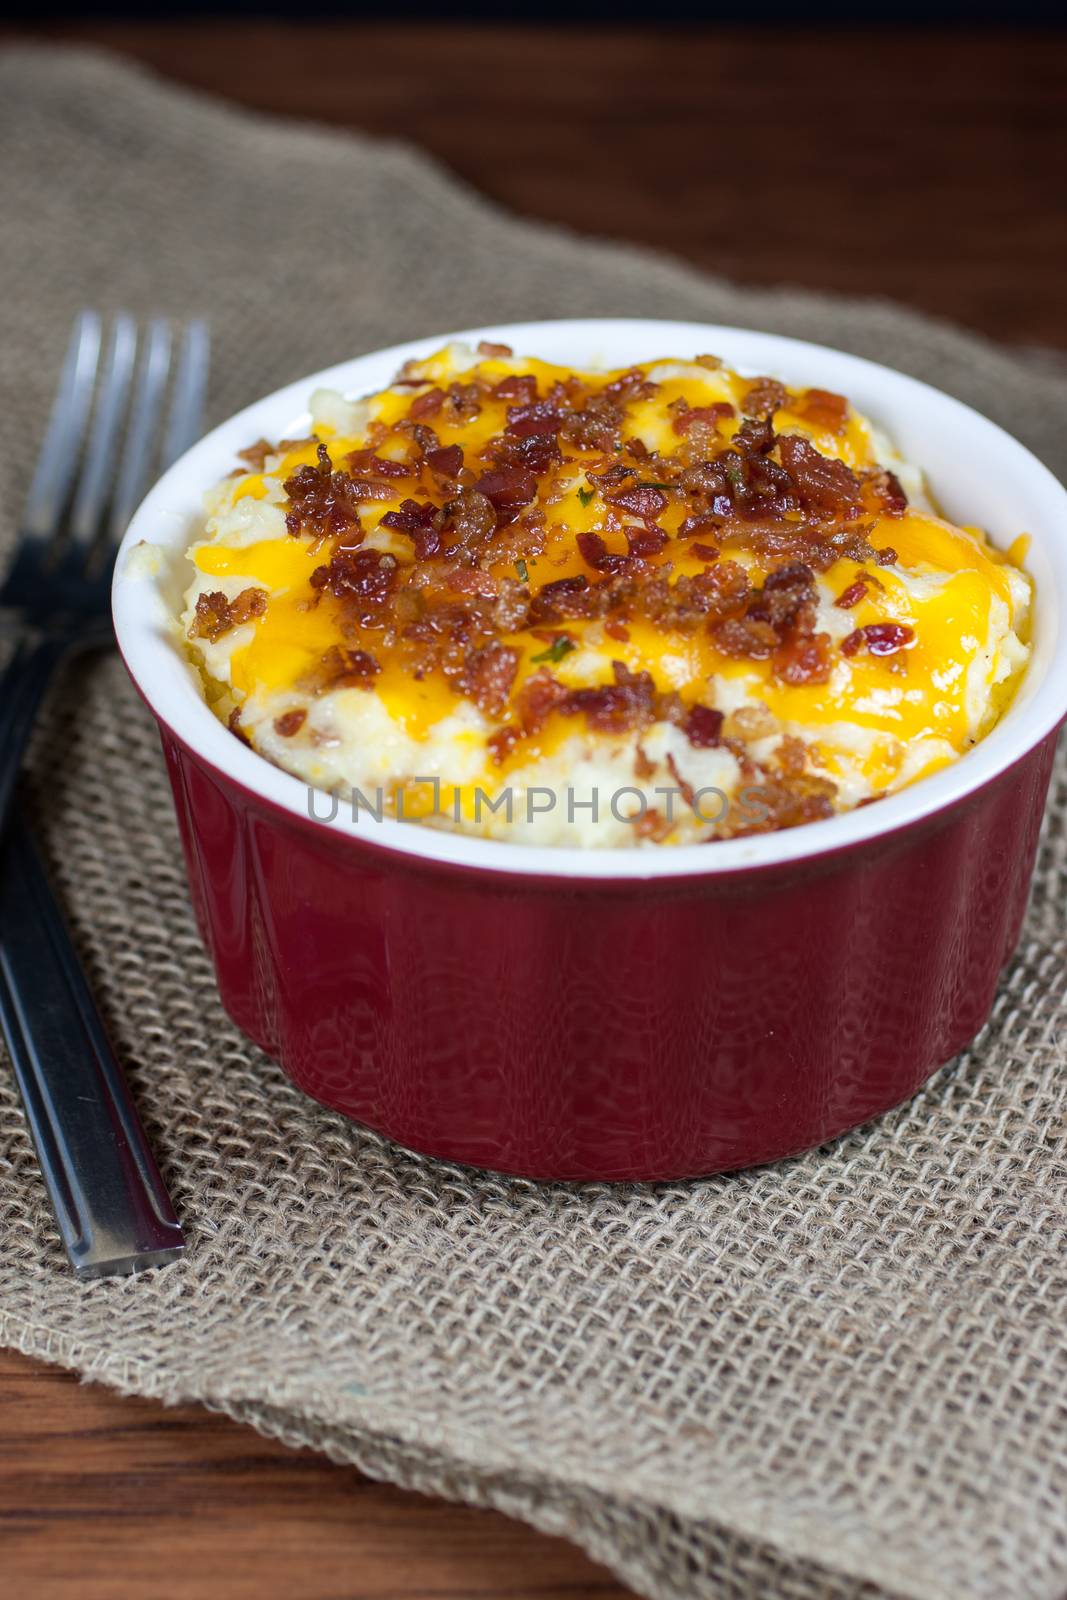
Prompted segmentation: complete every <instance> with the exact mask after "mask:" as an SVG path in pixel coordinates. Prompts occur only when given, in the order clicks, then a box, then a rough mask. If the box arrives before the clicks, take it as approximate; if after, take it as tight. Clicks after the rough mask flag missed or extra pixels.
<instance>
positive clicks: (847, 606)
mask: <svg viewBox="0 0 1067 1600" xmlns="http://www.w3.org/2000/svg"><path fill="white" fill-rule="evenodd" d="M866 593H867V580H866V578H857V579H856V580H855V582H854V583H850V584H849V586H848V588H847V589H843V590H842V591H841V593H840V594H839V595H838V597H837V599H836V600H835V601H834V605H835V606H840V607H841V609H842V611H851V610H852V607H853V606H858V605H859V603H860V601H861V600H862V599H863V597H864V595H865V594H866Z"/></svg>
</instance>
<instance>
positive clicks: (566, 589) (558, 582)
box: [530, 572, 589, 622]
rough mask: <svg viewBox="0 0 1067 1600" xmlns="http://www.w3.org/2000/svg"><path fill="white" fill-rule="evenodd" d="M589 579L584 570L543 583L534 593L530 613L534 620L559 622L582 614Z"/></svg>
mask: <svg viewBox="0 0 1067 1600" xmlns="http://www.w3.org/2000/svg"><path fill="white" fill-rule="evenodd" d="M588 590H589V579H588V578H587V577H586V576H585V573H584V572H576V573H575V574H574V576H573V577H570V578H555V579H553V581H552V582H551V583H546V584H543V585H542V587H541V588H540V589H538V591H537V593H536V594H535V595H534V597H533V600H532V602H531V606H530V615H531V617H532V619H533V620H534V621H535V622H561V621H562V620H563V619H564V618H565V617H579V616H582V615H584V605H583V602H584V599H585V596H586V593H587V592H588Z"/></svg>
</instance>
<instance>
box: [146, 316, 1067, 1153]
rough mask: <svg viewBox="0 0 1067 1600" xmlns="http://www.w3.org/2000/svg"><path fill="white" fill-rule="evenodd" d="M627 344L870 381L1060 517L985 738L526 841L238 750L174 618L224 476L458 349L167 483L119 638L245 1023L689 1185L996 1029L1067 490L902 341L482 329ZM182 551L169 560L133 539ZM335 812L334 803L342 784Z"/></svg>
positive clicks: (798, 1140) (524, 1147)
mask: <svg viewBox="0 0 1067 1600" xmlns="http://www.w3.org/2000/svg"><path fill="white" fill-rule="evenodd" d="M457 337H460V338H463V339H465V340H469V341H471V342H475V343H476V342H477V341H478V340H479V339H482V338H485V339H491V340H494V341H501V342H504V343H507V344H510V345H512V346H513V347H514V348H515V349H516V350H517V351H518V352H520V353H522V354H535V355H540V356H544V357H546V358H548V359H550V360H557V361H569V362H573V363H574V364H577V365H585V364H603V365H612V366H619V365H624V364H627V363H630V362H633V361H641V360H648V359H652V358H654V357H658V356H662V355H665V354H679V355H689V354H694V353H697V352H699V351H705V350H712V351H714V352H715V353H717V354H719V355H721V356H722V357H724V358H725V359H726V360H727V361H729V362H730V363H731V364H733V365H735V366H737V367H739V368H740V369H741V370H742V371H749V372H752V373H760V372H770V373H773V374H775V375H776V376H780V377H782V378H784V379H785V380H786V381H788V382H793V383H797V384H816V385H821V386H823V387H826V388H829V389H833V390H836V391H839V392H841V393H844V394H847V395H848V396H849V398H850V399H851V400H852V401H853V402H854V404H855V405H856V406H857V407H858V409H860V410H861V411H863V412H865V413H867V414H868V415H869V416H871V417H872V418H874V419H875V420H876V421H877V422H878V423H880V424H881V425H882V426H883V427H884V428H885V429H886V431H887V432H888V433H889V434H890V436H891V437H892V438H893V439H894V441H895V442H896V444H897V446H898V448H899V449H900V450H901V453H902V454H903V455H904V456H905V457H906V458H907V459H909V460H912V461H915V462H917V463H918V464H919V465H921V466H923V467H924V468H925V469H926V472H927V476H928V479H929V482H930V485H931V488H932V490H933V493H934V495H935V497H936V498H937V500H938V501H939V502H940V503H941V504H942V505H943V506H944V507H945V509H946V512H947V513H948V514H949V515H951V516H953V517H954V518H955V519H956V520H958V521H961V522H972V523H978V524H980V525H982V526H984V527H986V528H988V529H989V531H990V532H991V534H992V535H993V537H994V539H996V540H997V542H999V543H1001V544H1002V545H1006V544H1007V543H1009V542H1010V541H1011V540H1013V539H1014V538H1016V537H1017V536H1018V535H1019V534H1020V533H1027V534H1029V535H1030V536H1031V539H1032V544H1031V549H1030V553H1029V557H1028V561H1027V565H1028V568H1029V570H1030V572H1031V573H1032V575H1033V578H1034V580H1035V586H1036V594H1035V621H1034V638H1033V654H1032V659H1031V662H1030V665H1029V668H1028V670H1027V674H1026V677H1025V680H1024V682H1023V684H1022V686H1021V688H1020V690H1019V693H1018V695H1017V696H1016V699H1015V701H1014V702H1013V704H1012V706H1011V708H1010V709H1009V711H1008V713H1007V714H1006V715H1005V717H1004V718H1003V719H1002V721H1001V722H1000V723H999V724H998V726H997V727H996V728H995V729H994V730H993V732H992V733H991V734H990V735H989V736H988V737H987V738H986V739H985V740H983V741H982V743H981V744H979V745H978V746H977V747H976V749H975V750H974V751H972V752H971V753H970V754H969V755H967V756H966V757H965V758H964V759H962V760H961V761H959V762H957V763H956V764H955V765H953V766H952V767H950V768H948V769H946V770H944V771H942V772H940V773H938V774H936V775H935V776H933V777H931V778H927V779H924V780H923V781H921V782H920V783H918V784H916V785H914V786H913V787H912V788H910V789H907V790H904V791H903V792H901V793H900V794H897V795H894V796H892V797H890V798H889V799H886V800H884V801H882V802H881V803H880V804H879V805H877V806H870V807H864V808H861V809H860V810H858V811H855V812H852V813H850V814H848V815H845V816H841V817H837V818H834V819H832V820H831V821H828V822H819V823H814V824H812V825H810V826H808V827H803V828H798V829H793V830H790V831H788V832H784V833H777V834H770V835H766V836H762V837H758V838H753V839H741V840H730V841H726V842H723V843H720V844H715V845H710V846H694V847H684V848H678V849H665V850H656V849H643V850H604V851H578V850H571V849H560V850H553V849H546V848H532V847H524V846H522V845H517V844H501V843H499V842H495V841H489V840H482V839H474V838H468V837H464V836H461V835H454V834H448V833H444V832H439V831H436V830H432V829H429V828H425V827H420V826H418V825H417V824H409V823H397V822H390V821H383V822H381V823H378V822H375V821H374V819H373V818H372V817H370V816H368V815H367V813H366V812H363V813H361V814H360V816H359V819H358V822H355V823H354V822H353V820H352V815H351V811H350V809H348V808H346V807H344V806H342V807H340V808H339V810H338V814H337V815H336V816H334V817H333V818H332V819H330V820H317V819H314V818H312V817H311V816H310V815H309V805H308V791H307V789H306V787H305V786H304V785H303V784H302V783H301V782H299V781H298V780H297V779H296V778H294V777H291V776H290V775H288V774H287V773H284V772H281V771H279V770H278V769H276V768H274V767H272V766H271V765H270V764H269V763H268V762H266V761H264V760H262V759H261V758H260V757H259V756H257V755H255V754H254V753H253V752H252V751H251V750H249V749H247V748H246V747H245V746H244V745H243V744H242V743H240V742H239V741H238V740H236V739H234V738H233V737H232V736H231V735H230V734H229V733H227V731H226V730H225V729H224V728H223V727H222V725H221V724H220V723H219V722H218V721H217V719H216V718H215V717H214V716H213V715H212V713H211V712H210V711H209V709H208V708H207V706H206V705H205V704H204V701H203V699H202V697H201V695H200V691H199V686H198V684H197V682H196V679H195V675H194V674H193V672H192V671H191V669H190V668H189V667H188V665H187V664H186V662H185V660H184V658H183V655H182V652H181V649H180V640H179V637H178V633H177V630H176V627H175V625H174V620H173V619H174V617H175V615H176V613H177V611H178V609H179V605H180V596H181V592H182V590H183V589H184V588H185V587H186V585H187V583H188V581H189V576H190V573H189V570H188V567H187V565H186V564H185V562H184V559H183V552H184V550H185V549H186V548H187V546H188V544H189V543H191V542H192V539H193V538H194V537H195V534H196V526H197V521H198V518H199V517H200V516H201V514H202V513H201V509H200V506H201V495H202V493H203V490H204V489H205V488H206V487H207V486H209V485H210V484H212V483H214V482H215V481H216V480H217V479H219V478H220V477H222V476H223V475H224V474H225V473H226V472H227V471H228V470H229V469H230V467H231V466H232V463H233V460H234V456H235V453H236V451H237V450H238V449H239V448H242V447H243V446H245V445H246V444H247V443H248V442H249V441H250V440H253V439H256V438H259V437H262V436H266V437H268V438H272V437H273V438H280V437H290V438H292V437H299V436H300V435H301V432H302V431H306V429H307V426H308V418H307V415H306V410H305V407H306V402H307V397H308V395H309V393H310V391H311V389H312V388H313V387H315V386H316V385H319V384H324V385H330V386H332V387H335V388H340V389H343V390H345V391H347V392H348V393H363V392H368V391H370V390H372V389H375V388H378V387H381V386H383V385H385V384H386V383H388V382H389V381H390V379H391V378H392V376H393V374H394V373H395V371H396V369H397V368H398V367H399V365H400V364H401V362H403V361H404V360H406V359H407V358H409V357H411V356H420V355H425V354H427V353H428V352H429V351H430V350H432V349H434V348H436V347H437V346H439V345H440V344H441V343H442V342H443V341H442V340H441V339H429V340H420V341H418V342H417V343H415V344H412V345H405V346H403V347H400V348H397V349H393V350H388V351H383V352H379V353H377V354H375V355H372V356H367V357H362V358H360V359H358V360H355V361H351V362H347V363H344V364H343V365H341V366H339V367H336V368H333V369H331V370H329V371H328V372H325V373H320V374H317V375H316V376H315V377H314V378H311V379H308V380H306V381H304V382H302V383H300V384H297V385H293V386H291V387H290V388H289V389H286V390H283V391H281V392H280V393H279V394H276V395H273V396H271V397H270V398H268V399H266V400H263V401H261V402H260V403H259V404H257V405H255V406H252V407H250V408H249V409H248V410H247V411H245V412H243V413H241V414H240V415H239V416H237V417H234V418H233V419H231V421H229V422H228V423H226V424H224V425H223V426H222V427H221V428H219V429H216V431H215V432H214V433H212V434H210V435H209V436H208V437H207V438H206V439H204V440H203V441H201V443H200V444H199V445H197V446H196V447H195V449H193V450H192V451H190V452H189V454H188V455H187V456H185V457H184V458H183V459H182V460H181V461H180V462H179V463H178V464H177V465H176V466H175V467H173V468H172V469H171V471H170V472H168V473H167V475H166V476H165V477H164V478H163V479H162V480H161V481H160V483H159V484H157V486H156V487H155V489H153V491H152V493H151V494H150V495H149V496H148V498H147V500H146V501H145V502H144V504H143V505H142V507H141V508H140V510H139V511H138V513H137V515H136V517H135V518H134V521H133V523H132V525H131V527H130V530H129V533H128V534H127V537H126V541H125V544H124V547H123V551H122V553H121V554H120V558H119V563H118V570H117V576H116V580H115V621H116V628H117V632H118V638H119V644H120V647H121V649H122V652H123V655H124V657H125V660H126V663H127V666H128V667H129V670H130V672H131V674H132V676H133V679H134V682H135V683H136V684H137V686H138V688H139V689H140V691H141V693H142V694H143V695H144V697H145V699H146V700H147V702H148V704H149V705H150V707H151V708H152V710H153V712H154V713H155V715H156V717H157V719H158V721H159V724H160V728H161V732H162V737H163V746H164V750H165V752H166V756H167V762H168V767H169V771H170V777H171V782H172V784H173V789H174V795H175V801H176V805H177V810H178V818H179V822H180V825H181V833H182V840H183V843H184V847H185V853H186V858H187V862H188V868H189V878H190V886H191V892H192V897H193V902H194V905H195V907H196V912H197V916H198V918H199V922H200V927H201V929H202V931H203V935H204V938H205V941H206V943H207V945H208V948H209V949H210V950H211V953H212V955H213V957H214V961H215V966H216V970H217V974H218V982H219V989H220V992H221V995H222V999H223V1002H224V1004H225V1006H226V1009H227V1010H228V1012H229V1013H230V1015H231V1016H232V1017H233V1019H234V1021H235V1022H236V1023H237V1024H238V1025H239V1026H240V1027H241V1028H243V1029H244V1031H245V1032H246V1033H248V1034H249V1035H250V1036H251V1037H252V1038H253V1039H255V1040H256V1041H257V1043H259V1044H261V1045H262V1046H263V1048H264V1049H265V1050H266V1051H267V1052H268V1053H269V1054H271V1055H272V1056H274V1057H275V1058H276V1059H277V1060H278V1061H280V1062H281V1063H282V1065H283V1066H284V1067H285V1069H286V1071H287V1072H288V1073H289V1074H290V1075H291V1076H292V1078H293V1079H294V1081H295V1082H296V1083H298V1084H299V1085H300V1086H301V1087H302V1088H304V1089H305V1090H307V1092H308V1093H309V1094H311V1095H313V1096H315V1098H316V1099H318V1100H321V1101H322V1102H324V1103H325V1104H326V1105H329V1106H333V1107H335V1108H337V1109H338V1110H341V1111H343V1112H345V1113H346V1114H347V1115H349V1116H351V1117H353V1118H355V1119H356V1120H357V1121H359V1122H361V1123H365V1124H366V1125H367V1126H368V1127H371V1128H375V1129H377V1130H378V1131H380V1132H382V1133H385V1134H387V1135H389V1136H390V1137H391V1138H393V1139H396V1140H398V1141H400V1142H401V1143H402V1144H405V1145H408V1146H410V1147H411V1148H412V1149H415V1150H421V1151H425V1152H427V1153H429V1154H431V1155H436V1156H442V1157H446V1158H448V1159H450V1160H455V1161H462V1162H467V1163H470V1164H473V1165H477V1166H484V1167H491V1168H495V1169H497V1170H500V1171H505V1172H515V1173H521V1174H524V1175H526V1176H530V1177H539V1178H567V1179H590V1178H602V1179H667V1178H680V1177H687V1176H693V1175H697V1174H702V1173H710V1172H716V1171H722V1170H726V1169H729V1168H732V1167H739V1166H745V1165H749V1164H751V1163H755V1162H764V1161H770V1160H773V1159H775V1158H777V1157H780V1156H785V1155H788V1154H790V1153H791V1152H795V1151H799V1150H802V1149H805V1148H808V1147H810V1146H812V1145H816V1144H819V1143H822V1142H823V1141H825V1140H827V1139H829V1138H831V1137H833V1136H834V1135H835V1134H838V1133H840V1132H842V1131H843V1130H845V1129H846V1128H849V1127H852V1126H854V1125H855V1124H857V1123H860V1122H863V1121H865V1120H866V1119H867V1118H869V1117H872V1116H875V1115H877V1114H878V1113H880V1112H882V1111H885V1110H887V1109H888V1108H889V1107H891V1106H893V1105H896V1104H897V1103H898V1102H900V1101H901V1100H903V1099H905V1098H906V1097H907V1096H908V1095H910V1094H912V1093H914V1091H915V1090H916V1089H917V1088H918V1087H919V1085H920V1084H921V1083H922V1082H923V1081H924V1080H925V1079H926V1078H927V1077H928V1076H929V1075H930V1073H931V1072H932V1071H933V1070H934V1069H935V1068H936V1067H938V1066H939V1065H940V1064H941V1063H942V1062H944V1061H946V1060H948V1059H949V1058H950V1057H951V1056H952V1055H954V1054H955V1053H956V1052H957V1051H958V1050H960V1049H961V1048H962V1047H963V1046H964V1045H966V1044H967V1043H968V1042H969V1041H970V1040H971V1039H972V1038H973V1037H974V1035H975V1034H976V1033H977V1031H978V1030H979V1028H980V1027H981V1026H982V1024H983V1022H984V1021H985V1019H986V1017H987V1015H988V1013H989V1009H990V1005H991V1003H992V999H993V994H994V991H995V988H996V983H997V979H998V976H999V973H1000V971H1001V968H1002V967H1003V964H1004V962H1005V961H1006V960H1007V959H1008V957H1009V956H1010V955H1011V953H1012V950H1013V949H1014V946H1015V943H1016V940H1017V938H1018V934H1019V928H1020V924H1021V920H1022V916H1023V911H1024V908H1025V903H1026V898H1027V891H1028V888H1029V883H1030V876H1031V873H1032V870H1033V862H1034V854H1035V850H1036V844H1037V835H1038V828H1039V825H1040V820H1041V814H1042V810H1043V807H1044V802H1045V796H1046V792H1047V788H1048V781H1049V772H1050V768H1051V763H1052V756H1053V749H1054V744H1055V737H1056V732H1057V730H1058V728H1059V726H1060V725H1061V723H1062V722H1063V720H1064V718H1065V716H1067V640H1065V638H1064V630H1063V626H1062V618H1063V615H1064V610H1065V599H1067V493H1065V492H1064V490H1063V489H1062V488H1061V487H1060V485H1059V484H1058V483H1057V482H1056V481H1055V479H1054V478H1053V477H1052V476H1051V474H1050V473H1048V472H1047V471H1046V469H1045V468H1044V467H1042V466H1041V464H1040V463H1039V462H1038V461H1037V460H1035V458H1034V457H1033V456H1032V455H1030V454H1029V452H1027V451H1026V450H1025V449H1024V448H1023V447H1022V446H1021V445H1019V444H1018V443H1016V441H1014V440H1013V439H1011V438H1010V437H1009V436H1008V435H1007V434H1005V433H1004V432H1002V431H1001V430H1000V429H999V428H996V427H995V426H994V425H993V424H992V423H990V422H988V421H986V420H985V419H984V418H982V417H980V416H978V415H977V414H976V413H974V412H972V411H970V410H968V409H967V408H966V407H964V406H962V405H960V404H959V403H958V402H956V401H954V400H951V399H949V398H948V397H947V396H945V395H942V394H939V393H938V392H937V391H935V390H932V389H930V388H928V387H926V386H925V385H923V384H920V383H917V382H915V381H914V380H913V379H910V378H905V377H903V376H902V375H901V374H899V373H894V372H891V371H889V370H888V369H886V368H882V367H878V366H875V365H873V364H872V363H870V362H866V361H861V360H859V359H857V358H855V357H851V356H846V355H843V354H841V353H839V352H836V351H831V350H826V349H823V348H821V347H818V346H815V345H808V344H803V343H800V342H798V341H795V340H790V339H783V338H777V337H772V336H769V335H762V334H755V333H750V332H745V331H742V330H738V329H730V328H720V327H709V326H706V325H703V324H687V323H670V322H622V321H602V322H555V323H540V324H528V325H520V326H508V327H494V328H488V329H476V330H473V331H471V332H469V333H465V334H462V335H457ZM142 542H145V543H147V544H149V545H155V546H158V547H160V549H159V554H158V555H156V556H152V555H151V553H149V554H148V555H147V556H146V552H145V551H144V550H139V551H138V553H137V556H136V557H135V558H134V557H131V555H130V552H131V550H132V548H133V547H134V546H139V545H141V544H142ZM316 810H317V811H318V812H319V813H320V815H321V816H324V817H325V816H328V814H329V810H330V806H329V802H328V801H327V800H325V799H324V797H321V796H320V797H319V804H318V806H317V807H316Z"/></svg>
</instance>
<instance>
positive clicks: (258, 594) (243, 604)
mask: <svg viewBox="0 0 1067 1600" xmlns="http://www.w3.org/2000/svg"><path fill="white" fill-rule="evenodd" d="M266 609H267V591H266V589H257V588H254V587H250V588H248V589H242V590H241V592H240V594H238V595H235V596H234V598H233V599H232V600H228V599H227V598H226V596H225V594H224V593H223V592H222V590H221V589H212V590H211V591H210V592H209V593H207V594H198V595H197V597H196V612H195V615H194V617H193V621H192V625H191V626H190V628H189V637H190V639H206V640H207V641H208V643H209V644H214V643H215V641H216V640H217V639H221V638H222V636H223V634H224V633H229V631H230V629H231V628H239V627H240V626H241V624H242V623H244V622H251V621H253V620H254V618H256V617H261V616H263V614H264V612H265V611H266Z"/></svg>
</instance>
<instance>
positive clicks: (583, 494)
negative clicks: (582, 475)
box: [578, 489, 596, 506]
mask: <svg viewBox="0 0 1067 1600" xmlns="http://www.w3.org/2000/svg"><path fill="white" fill-rule="evenodd" d="M595 494H596V490H595V489H579V490H578V498H579V500H580V501H581V502H582V505H583V506H587V505H588V504H589V502H590V500H591V499H592V498H593V496H594V495H595Z"/></svg>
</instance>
